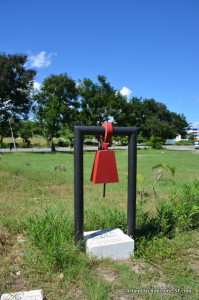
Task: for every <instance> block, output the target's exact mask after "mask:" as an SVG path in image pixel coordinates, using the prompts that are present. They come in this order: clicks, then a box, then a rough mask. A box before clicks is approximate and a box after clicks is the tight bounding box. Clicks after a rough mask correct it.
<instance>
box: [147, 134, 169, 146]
mask: <svg viewBox="0 0 199 300" xmlns="http://www.w3.org/2000/svg"><path fill="white" fill-rule="evenodd" d="M164 143H165V140H164V139H163V138H161V137H159V136H151V137H150V139H149V141H148V142H147V145H148V146H151V147H152V148H153V149H161V148H162V145H164Z"/></svg>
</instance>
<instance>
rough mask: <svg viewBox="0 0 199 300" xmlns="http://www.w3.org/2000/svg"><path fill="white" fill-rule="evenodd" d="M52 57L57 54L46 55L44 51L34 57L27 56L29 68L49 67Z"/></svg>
mask: <svg viewBox="0 0 199 300" xmlns="http://www.w3.org/2000/svg"><path fill="white" fill-rule="evenodd" d="M53 56H57V54H56V53H53V52H51V53H49V54H47V53H46V51H41V52H39V53H38V54H36V55H30V56H28V60H29V62H30V66H31V68H42V67H48V66H50V64H51V62H52V57H53Z"/></svg>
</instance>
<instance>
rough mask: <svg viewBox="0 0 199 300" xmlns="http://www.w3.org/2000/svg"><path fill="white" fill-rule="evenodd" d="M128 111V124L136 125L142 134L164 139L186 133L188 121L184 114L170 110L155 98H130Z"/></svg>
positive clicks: (146, 136) (147, 136)
mask: <svg viewBox="0 0 199 300" xmlns="http://www.w3.org/2000/svg"><path fill="white" fill-rule="evenodd" d="M125 113H126V123H127V125H126V126H136V127H138V129H139V132H140V133H142V136H143V137H145V138H147V139H149V138H150V137H151V136H160V137H162V138H163V139H164V140H166V139H172V138H175V137H176V136H177V135H178V134H181V135H182V136H184V135H186V130H185V129H186V127H188V123H187V121H186V118H185V116H184V115H180V114H176V113H174V112H170V111H169V110H168V109H167V107H166V105H164V104H163V103H161V102H157V101H155V100H154V99H144V100H142V99H141V98H136V97H134V98H132V99H130V101H129V103H128V105H127V109H126V111H125Z"/></svg>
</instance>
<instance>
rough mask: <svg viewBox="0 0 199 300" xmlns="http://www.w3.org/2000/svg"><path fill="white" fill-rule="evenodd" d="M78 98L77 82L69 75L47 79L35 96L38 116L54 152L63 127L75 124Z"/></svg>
mask: <svg viewBox="0 0 199 300" xmlns="http://www.w3.org/2000/svg"><path fill="white" fill-rule="evenodd" d="M77 96H78V92H77V89H76V84H75V81H74V80H73V79H71V78H70V77H68V75H67V74H60V75H51V76H49V77H47V78H45V79H44V82H43V86H42V88H41V90H40V91H39V92H38V93H37V94H36V95H35V96H34V99H35V100H36V101H37V106H36V108H35V109H36V116H37V118H38V121H39V122H40V123H41V125H42V127H43V130H44V133H45V136H46V138H47V139H48V140H49V141H50V146H51V150H52V151H55V147H54V143H53V138H54V137H57V136H58V135H59V130H60V129H61V128H62V125H63V124H67V125H68V126H69V125H70V123H71V122H74V118H75V115H76V113H77V108H78V107H79V103H78V100H77Z"/></svg>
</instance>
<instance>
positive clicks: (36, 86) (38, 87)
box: [33, 80, 41, 91]
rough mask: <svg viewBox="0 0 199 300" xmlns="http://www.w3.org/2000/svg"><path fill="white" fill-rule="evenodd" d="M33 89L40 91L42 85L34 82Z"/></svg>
mask: <svg viewBox="0 0 199 300" xmlns="http://www.w3.org/2000/svg"><path fill="white" fill-rule="evenodd" d="M33 89H34V90H35V91H39V90H40V89H41V84H40V83H39V82H37V81H36V80H34V82H33Z"/></svg>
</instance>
